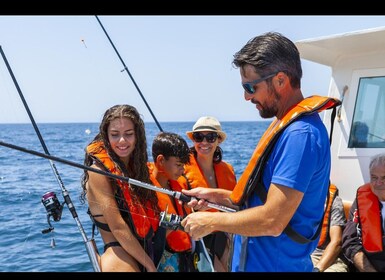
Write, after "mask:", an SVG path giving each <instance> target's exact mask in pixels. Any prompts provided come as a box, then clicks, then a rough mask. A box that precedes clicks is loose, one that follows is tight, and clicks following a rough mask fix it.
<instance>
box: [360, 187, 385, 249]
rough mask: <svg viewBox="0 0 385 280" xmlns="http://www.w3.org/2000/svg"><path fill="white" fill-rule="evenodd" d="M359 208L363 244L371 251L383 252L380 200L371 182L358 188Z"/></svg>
mask: <svg viewBox="0 0 385 280" xmlns="http://www.w3.org/2000/svg"><path fill="white" fill-rule="evenodd" d="M357 208H358V216H359V221H360V225H361V234H362V246H363V247H364V249H365V251H367V252H369V253H378V252H382V248H383V244H382V238H383V237H382V221H381V210H380V202H379V201H378V197H377V196H376V195H375V194H374V193H373V192H372V190H371V188H370V184H369V183H368V184H365V185H363V186H361V187H359V188H358V190H357Z"/></svg>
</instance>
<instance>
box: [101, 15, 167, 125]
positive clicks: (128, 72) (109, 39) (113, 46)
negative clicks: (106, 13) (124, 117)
mask: <svg viewBox="0 0 385 280" xmlns="http://www.w3.org/2000/svg"><path fill="white" fill-rule="evenodd" d="M95 17H96V19H97V20H98V22H99V24H100V26H101V27H102V29H103V31H104V34H106V36H107V38H108V41H110V43H111V46H112V48H113V49H114V51H115V53H116V54H117V56H118V57H119V60H120V62H122V64H123V67H124V69H123V70H122V71H121V72H123V71H126V73H127V74H128V76H129V77H130V79H131V81H132V82H133V83H134V86H135V87H136V89H137V91H138V92H139V95H140V97H142V99H143V102H144V104H146V106H147V109H148V111H150V113H151V116H152V117H153V119H154V121H155V123H156V125H157V126H158V128H159V130H160V131H163V129H162V127H161V126H160V124H159V122H158V120H157V119H156V117H155V115H154V113H153V112H152V110H151V108H150V106H149V105H148V103H147V101H146V99H145V98H144V96H143V94H142V91H141V90H140V89H139V87H138V85H137V84H136V82H135V80H134V77H132V75H131V73H130V71H129V70H128V68H127V66H126V64H125V63H124V61H123V59H122V57H121V56H120V54H119V52H118V50H117V49H116V47H115V45H114V43H113V42H112V40H111V38H110V36H109V35H108V33H107V31H106V29H105V28H104V26H103V24H102V22H101V21H100V19H99V18H98V16H95Z"/></svg>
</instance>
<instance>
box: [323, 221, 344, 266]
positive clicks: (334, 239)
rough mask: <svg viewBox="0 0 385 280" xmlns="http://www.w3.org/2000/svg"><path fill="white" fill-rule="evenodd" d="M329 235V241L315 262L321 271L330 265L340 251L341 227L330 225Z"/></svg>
mask: <svg viewBox="0 0 385 280" xmlns="http://www.w3.org/2000/svg"><path fill="white" fill-rule="evenodd" d="M329 236H330V242H329V244H328V245H327V246H326V248H325V250H324V251H323V253H322V256H321V258H320V260H319V262H318V263H317V267H318V269H319V270H320V271H321V272H323V271H325V270H326V269H327V268H328V267H329V266H331V265H332V264H333V263H334V262H335V261H336V259H337V257H338V255H339V253H340V252H341V244H342V227H340V226H332V227H330V232H329Z"/></svg>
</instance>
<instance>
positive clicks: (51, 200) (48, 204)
mask: <svg viewBox="0 0 385 280" xmlns="http://www.w3.org/2000/svg"><path fill="white" fill-rule="evenodd" d="M0 52H1V55H2V57H3V60H4V62H5V65H6V66H7V69H8V72H9V74H10V75H11V78H12V80H13V83H14V84H15V87H16V89H17V91H18V93H19V96H20V98H21V100H22V102H23V104H24V107H25V109H26V111H27V113H28V116H29V118H30V120H31V123H32V125H33V127H34V129H35V131H36V134H37V136H38V138H39V140H40V143H41V146H42V147H43V149H44V152H45V154H46V155H50V153H49V151H48V148H47V146H46V144H45V142H44V139H43V137H42V136H41V133H40V131H39V128H38V126H37V124H36V122H35V120H34V118H33V116H32V113H31V111H30V109H29V107H28V104H27V102H26V100H25V98H24V96H23V93H22V92H21V89H20V87H19V84H18V83H17V80H16V78H15V76H14V74H13V71H12V69H11V66H10V65H9V63H8V60H7V58H6V56H5V54H4V51H3V49H2V47H1V46H0ZM49 162H50V165H51V168H52V170H53V172H54V175H55V178H56V180H57V181H58V183H59V186H60V188H61V191H62V195H63V198H64V201H65V202H64V203H66V204H67V207H68V209H69V210H70V212H71V214H72V217H73V218H74V219H75V221H76V224H77V226H78V228H79V231H80V233H81V235H82V237H83V241H84V244H85V247H86V250H87V254H88V256H89V259H90V261H91V264H92V267H93V269H94V271H95V272H100V271H101V268H100V266H99V261H98V257H99V253H98V251H97V247H96V244H95V241H94V239H93V238H92V239H88V238H87V236H86V234H85V231H84V229H83V226H82V224H81V223H80V220H79V218H78V215H77V213H76V210H75V206H74V205H73V203H72V201H71V198H70V196H69V193H68V191H67V190H66V188H65V186H64V183H63V181H62V179H61V177H60V174H59V172H58V170H57V168H56V166H55V164H54V163H53V162H52V161H51V160H50V161H49ZM42 203H43V205H44V207H45V208H46V210H47V222H48V224H49V228H48V229H46V230H43V231H42V233H48V232H52V231H53V229H54V228H53V227H52V225H51V223H50V216H52V217H53V219H54V221H59V220H60V218H61V212H62V209H63V206H64V203H63V205H60V203H59V201H58V200H57V198H56V195H55V193H54V192H47V193H46V194H44V195H43V198H42ZM52 244H53V245H54V240H53V239H52Z"/></svg>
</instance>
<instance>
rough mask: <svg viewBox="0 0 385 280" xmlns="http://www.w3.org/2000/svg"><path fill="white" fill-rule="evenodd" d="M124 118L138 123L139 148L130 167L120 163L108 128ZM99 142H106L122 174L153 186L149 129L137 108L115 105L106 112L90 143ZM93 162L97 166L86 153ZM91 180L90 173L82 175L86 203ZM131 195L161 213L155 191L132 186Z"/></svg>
mask: <svg viewBox="0 0 385 280" xmlns="http://www.w3.org/2000/svg"><path fill="white" fill-rule="evenodd" d="M120 118H127V119H129V120H131V121H132V122H133V124H134V130H135V137H136V143H135V149H134V150H133V152H132V154H131V155H130V159H129V162H128V168H126V167H125V165H124V164H123V162H122V161H121V160H120V158H119V157H118V155H117V154H116V153H115V152H114V151H113V150H112V148H111V144H110V142H109V141H108V127H109V125H110V123H111V122H112V121H113V120H115V119H120ZM98 141H102V142H103V144H104V147H105V149H106V151H107V153H108V155H109V156H110V157H111V159H112V160H113V161H114V163H115V165H116V166H117V167H118V168H119V169H120V170H121V171H122V173H123V175H124V176H125V177H129V178H133V179H135V180H138V181H142V182H146V183H149V184H152V182H151V180H150V174H149V170H148V167H147V162H148V155H147V140H146V133H145V126H144V122H143V120H142V118H141V116H140V114H139V112H138V111H137V110H136V108H135V107H133V106H131V105H126V104H125V105H115V106H113V107H111V108H109V109H108V110H107V111H106V112H105V113H104V116H103V119H102V122H101V123H100V126H99V133H98V134H97V135H96V136H95V138H94V139H93V140H92V142H91V143H90V144H92V143H94V142H98ZM93 163H94V158H93V157H92V156H90V155H89V154H87V153H86V155H85V159H84V165H86V166H91V165H92V164H93ZM110 180H111V182H113V183H115V182H114V179H110ZM87 181H88V172H87V171H85V172H84V174H83V176H82V188H83V192H82V194H81V198H82V200H83V201H85V195H86V183H87ZM113 185H115V184H113ZM116 191H117V192H116V195H117V196H121V195H122V193H121V191H120V189H119V188H118V190H116ZM131 193H132V195H133V197H137V198H138V199H139V201H140V202H141V203H142V204H143V205H145V203H146V202H147V201H151V205H152V206H153V207H154V209H155V210H159V209H158V199H157V196H156V193H155V192H154V191H152V190H148V189H145V188H142V187H138V186H135V185H131ZM119 206H120V205H119ZM158 212H159V211H155V213H158Z"/></svg>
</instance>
